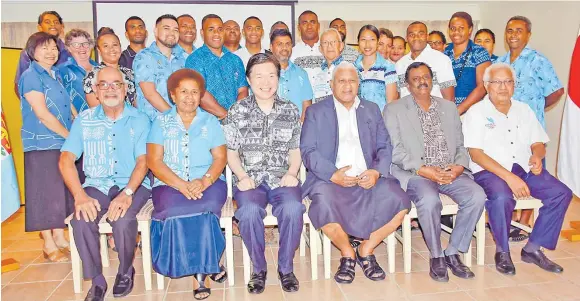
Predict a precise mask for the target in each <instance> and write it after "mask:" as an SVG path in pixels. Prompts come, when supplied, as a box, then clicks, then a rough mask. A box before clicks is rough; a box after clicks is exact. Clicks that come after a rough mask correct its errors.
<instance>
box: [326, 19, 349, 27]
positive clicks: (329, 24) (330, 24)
mask: <svg viewBox="0 0 580 301" xmlns="http://www.w3.org/2000/svg"><path fill="white" fill-rule="evenodd" d="M334 21H342V22H344V20H343V19H341V18H334V20H332V21H330V23H328V27H330V26H332V23H334ZM344 24H346V22H344Z"/></svg>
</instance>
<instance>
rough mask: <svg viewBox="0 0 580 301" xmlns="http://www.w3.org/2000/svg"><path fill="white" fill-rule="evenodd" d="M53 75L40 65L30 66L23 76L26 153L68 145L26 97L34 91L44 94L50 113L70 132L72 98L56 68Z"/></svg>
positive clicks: (20, 89) (21, 88)
mask: <svg viewBox="0 0 580 301" xmlns="http://www.w3.org/2000/svg"><path fill="white" fill-rule="evenodd" d="M51 73H52V74H49V73H48V72H47V71H46V70H45V69H44V68H42V67H41V66H40V65H39V64H38V63H37V62H36V61H33V62H32V63H30V67H28V69H26V71H24V72H23V73H22V75H21V76H20V80H19V81H18V94H20V103H21V104H20V109H21V112H22V128H21V129H20V135H21V136H22V144H23V147H24V151H25V152H28V151H36V150H50V149H60V147H61V146H62V144H63V143H64V138H63V137H62V136H60V135H59V134H57V133H55V132H53V131H51V130H49V129H48V128H47V127H46V126H45V125H44V124H43V123H42V122H40V120H39V119H38V117H37V116H36V114H35V113H34V111H32V106H30V104H29V103H28V100H27V99H26V97H25V96H24V95H25V94H26V93H28V92H30V91H37V92H40V93H42V94H44V100H45V102H46V107H47V108H48V111H49V112H50V113H51V114H52V115H54V117H56V119H58V121H59V122H60V123H61V124H62V125H63V126H64V127H65V128H66V129H69V128H70V126H71V123H72V113H71V109H70V98H69V95H68V93H67V91H66V89H65V88H64V86H63V83H62V78H61V76H60V73H59V70H58V69H57V68H56V67H52V70H51Z"/></svg>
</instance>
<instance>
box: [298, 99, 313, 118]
mask: <svg viewBox="0 0 580 301" xmlns="http://www.w3.org/2000/svg"><path fill="white" fill-rule="evenodd" d="M311 105H312V100H310V99H308V100H305V101H303V102H302V114H301V115H300V122H302V123H304V118H306V109H308V107H309V106H311Z"/></svg>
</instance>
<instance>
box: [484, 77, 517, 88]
mask: <svg viewBox="0 0 580 301" xmlns="http://www.w3.org/2000/svg"><path fill="white" fill-rule="evenodd" d="M488 83H489V84H491V85H494V86H496V87H501V85H502V84H503V85H505V86H506V87H508V86H513V85H514V83H515V82H514V80H513V79H506V80H490V81H488Z"/></svg>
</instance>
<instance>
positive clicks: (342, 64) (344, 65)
mask: <svg viewBox="0 0 580 301" xmlns="http://www.w3.org/2000/svg"><path fill="white" fill-rule="evenodd" d="M342 69H350V70H353V71H354V73H356V74H357V75H358V70H357V69H356V67H355V66H354V65H353V64H352V63H350V62H347V61H342V62H340V64H338V65H336V67H335V68H334V70H332V77H331V81H334V76H335V75H336V73H337V72H338V70H342ZM356 78H357V79H358V78H359V77H358V76H357V77H356Z"/></svg>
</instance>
